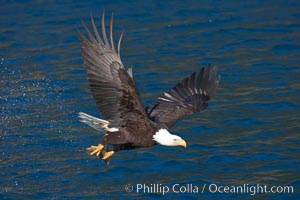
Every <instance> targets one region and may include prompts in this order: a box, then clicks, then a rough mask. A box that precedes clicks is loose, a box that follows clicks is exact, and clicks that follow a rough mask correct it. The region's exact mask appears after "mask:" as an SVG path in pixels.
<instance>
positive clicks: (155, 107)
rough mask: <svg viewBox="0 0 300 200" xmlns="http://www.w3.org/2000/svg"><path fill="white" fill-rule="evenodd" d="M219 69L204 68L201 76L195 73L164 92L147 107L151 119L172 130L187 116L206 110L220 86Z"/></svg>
mask: <svg viewBox="0 0 300 200" xmlns="http://www.w3.org/2000/svg"><path fill="white" fill-rule="evenodd" d="M216 72H217V67H214V68H213V69H212V70H211V67H210V66H207V67H205V68H204V67H202V68H201V70H200V72H199V74H198V75H196V73H193V74H192V75H191V76H189V77H187V78H185V79H183V80H182V82H181V83H178V84H177V85H176V86H174V87H173V88H172V89H171V90H168V91H166V92H164V94H163V95H161V96H160V97H158V98H157V100H156V102H155V103H153V104H151V105H149V106H147V107H146V111H147V114H148V116H149V118H150V119H151V120H152V121H154V122H156V123H158V124H161V125H163V126H166V127H167V128H171V127H172V126H173V125H174V124H175V123H176V122H177V121H178V120H180V119H182V118H183V117H184V116H186V115H191V114H193V113H195V112H200V111H202V110H205V109H206V108H207V106H208V102H209V101H210V100H211V98H212V97H213V96H214V95H215V92H216V88H217V87H218V85H219V78H218V79H216V78H215V76H216Z"/></svg>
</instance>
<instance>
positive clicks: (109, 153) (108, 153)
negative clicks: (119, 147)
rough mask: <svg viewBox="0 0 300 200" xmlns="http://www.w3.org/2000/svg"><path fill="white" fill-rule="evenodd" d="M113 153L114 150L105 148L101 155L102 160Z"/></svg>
mask: <svg viewBox="0 0 300 200" xmlns="http://www.w3.org/2000/svg"><path fill="white" fill-rule="evenodd" d="M114 153H115V151H114V150H109V149H107V150H106V151H105V153H104V155H103V157H102V159H103V160H107V159H108V158H110V157H111V156H112V155H113V154H114Z"/></svg>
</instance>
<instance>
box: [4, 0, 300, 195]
mask: <svg viewBox="0 0 300 200" xmlns="http://www.w3.org/2000/svg"><path fill="white" fill-rule="evenodd" d="M103 8H105V10H106V13H107V15H110V13H111V12H114V15H115V28H114V30H115V37H117V36H118V35H119V34H120V32H121V31H122V30H125V37H124V40H123V43H122V50H121V54H122V60H123V63H124V64H125V65H126V66H131V65H133V66H134V76H135V79H136V82H137V85H138V88H139V89H140V91H141V93H142V96H143V100H144V101H145V104H148V103H151V102H152V101H153V100H154V99H155V98H156V97H157V96H158V95H159V94H161V93H162V91H164V90H166V89H168V88H170V87H172V85H173V84H175V83H177V82H178V81H180V80H181V79H182V78H183V77H184V76H187V75H189V74H190V73H191V72H193V71H198V70H199V68H200V66H202V65H206V64H208V63H212V64H213V65H218V66H219V73H220V74H221V76H222V80H221V86H220V88H219V89H218V91H217V96H216V98H215V99H214V101H213V102H211V103H210V105H209V108H208V109H207V110H206V111H205V112H203V113H200V114H197V115H194V116H191V117H187V118H185V119H184V120H182V121H181V122H179V123H178V124H177V125H176V127H174V128H173V129H172V132H173V133H176V134H178V135H180V136H182V137H183V138H185V139H186V141H187V143H188V147H187V149H184V148H180V147H163V146H155V147H153V148H147V149H138V150H135V151H125V152H119V153H118V154H116V155H115V156H114V157H113V158H112V160H111V166H110V167H106V166H105V165H104V163H103V162H102V161H101V160H99V159H97V158H96V157H92V156H89V155H88V154H87V153H86V152H85V148H86V147H88V146H90V145H91V144H97V143H98V141H99V140H100V138H101V136H100V135H99V134H98V133H97V132H96V131H95V130H93V129H91V128H89V127H87V126H85V125H84V124H81V123H80V122H79V121H78V119H77V113H78V112H79V111H83V112H86V113H89V114H92V115H95V116H99V113H98V111H97V109H96V106H95V103H94V101H93V99H92V96H91V94H90V92H89V88H88V85H87V81H86V75H85V73H86V72H85V69H84V67H83V64H82V60H81V54H80V44H79V41H78V29H81V28H82V27H81V24H80V20H81V18H83V19H84V20H86V21H87V20H89V15H90V14H91V13H93V15H95V16H96V17H97V20H99V18H100V16H101V14H102V9H103ZM0 13H1V14H0V17H1V20H0V41H1V43H0V59H1V60H0V62H1V64H0V79H1V89H0V90H1V93H0V104H1V113H0V116H1V117H0V119H1V124H0V128H1V137H0V142H1V146H0V150H1V151H0V153H1V166H0V167H1V168H0V174H1V179H0V184H1V185H0V187H1V188H0V198H1V199H103V198H108V197H110V198H113V199H118V198H121V199H125V198H128V199H132V198H133V199H152V198H153V199H156V198H164V199H183V198H186V199H203V198H208V199H217V198H222V199H224V198H244V199H247V198H255V199H299V198H300V196H299V190H300V181H299V180H300V179H299V178H300V156H299V153H300V151H299V147H300V146H299V145H300V140H299V139H300V136H299V133H300V128H299V118H300V105H299V103H300V91H299V89H300V82H299V79H300V64H299V63H300V3H299V1H251V2H250V1H249V2H248V3H241V2H240V1H163V2H159V1H147V2H142V1H86V2H80V1H65V3H61V1H48V2H46V1H38V0H36V1H24V2H23V1H2V2H1V7H0ZM137 183H141V184H143V183H145V184H154V183H156V184H162V185H168V186H171V185H172V184H175V183H179V184H182V185H185V184H188V183H189V184H193V185H196V186H202V185H203V184H208V185H209V184H212V183H214V184H218V185H235V186H237V185H242V184H266V185H268V186H272V185H276V186H285V185H290V186H293V187H294V193H293V194H259V195H255V196H251V195H250V194H249V193H248V194H220V193H214V194H212V193H210V192H209V191H208V190H206V191H205V192H204V193H203V194H201V191H199V193H198V194H191V193H184V194H175V193H169V194H166V195H165V196H162V195H161V194H136V192H132V193H127V192H126V191H125V189H124V187H125V185H127V184H133V185H134V186H135V184H137Z"/></svg>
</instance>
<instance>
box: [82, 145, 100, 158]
mask: <svg viewBox="0 0 300 200" xmlns="http://www.w3.org/2000/svg"><path fill="white" fill-rule="evenodd" d="M103 148H104V145H102V144H98V146H91V147H89V148H86V150H87V151H88V152H89V153H90V154H91V155H94V154H96V155H97V156H99V155H100V153H101V151H102V149H103Z"/></svg>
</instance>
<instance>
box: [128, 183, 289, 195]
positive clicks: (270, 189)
mask: <svg viewBox="0 0 300 200" xmlns="http://www.w3.org/2000/svg"><path fill="white" fill-rule="evenodd" d="M125 191H126V192H132V193H137V194H162V195H166V194H168V193H178V194H183V193H185V194H203V193H212V194H214V193H219V194H249V195H251V196H254V195H256V194H292V193H294V187H293V186H280V185H276V186H274V185H273V186H268V185H263V184H242V185H221V184H215V183H211V184H202V185H196V184H179V183H175V184H172V185H167V184H142V183H138V184H127V185H126V186H125Z"/></svg>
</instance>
